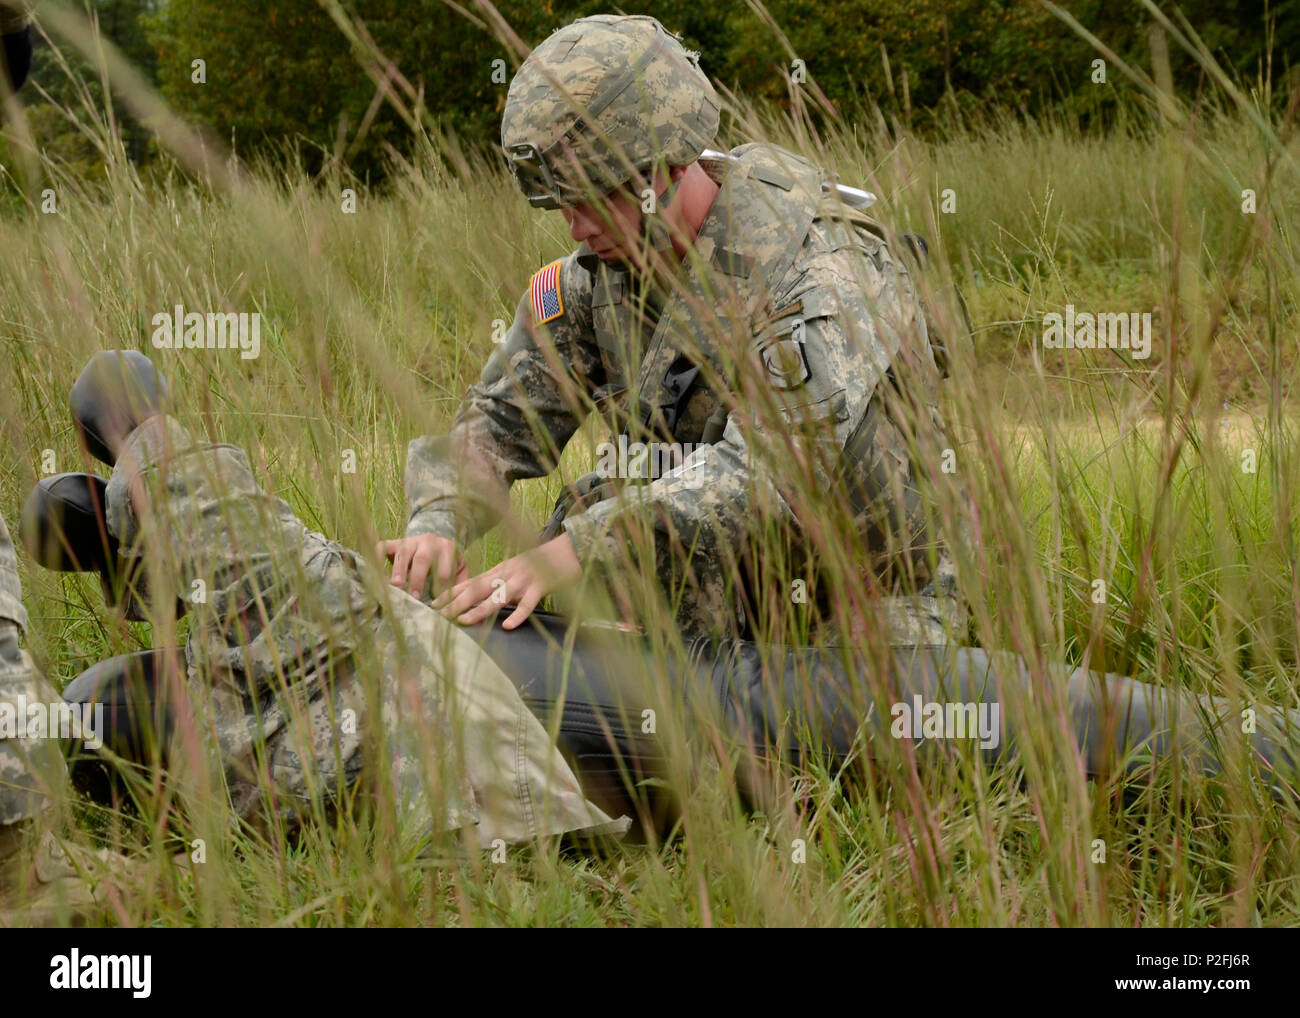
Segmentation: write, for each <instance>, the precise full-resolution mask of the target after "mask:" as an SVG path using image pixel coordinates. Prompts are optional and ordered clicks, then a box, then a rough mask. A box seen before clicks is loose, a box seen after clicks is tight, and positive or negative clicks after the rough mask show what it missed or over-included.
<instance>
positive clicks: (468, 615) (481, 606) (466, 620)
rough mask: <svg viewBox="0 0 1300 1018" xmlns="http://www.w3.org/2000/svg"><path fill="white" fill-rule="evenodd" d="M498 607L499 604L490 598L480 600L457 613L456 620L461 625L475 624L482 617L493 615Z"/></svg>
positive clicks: (480, 620)
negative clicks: (466, 609) (471, 606)
mask: <svg viewBox="0 0 1300 1018" xmlns="http://www.w3.org/2000/svg"><path fill="white" fill-rule="evenodd" d="M500 607H501V606H500V605H499V604H493V603H492V601H491V600H490V599H489V600H487V601H481V602H479V603H478V604H476V605H475V606H474V607H473V608H470V609H469V610H468V611H465V612H462V613H461V614H459V615H457V616H456V621H457V623H459V624H460V625H462V626H473V625H477V624H478V623H480V622H482V621H483V620H484V619H486V618H489V617H490V616H492V615H495V614H496V612H497V610H498V609H499V608H500Z"/></svg>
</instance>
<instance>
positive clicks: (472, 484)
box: [406, 144, 937, 565]
mask: <svg viewBox="0 0 1300 1018" xmlns="http://www.w3.org/2000/svg"><path fill="white" fill-rule="evenodd" d="M731 155H732V156H733V157H734V161H729V162H725V163H721V162H720V163H709V162H705V163H704V164H703V165H704V167H705V169H706V171H707V172H709V173H710V175H711V176H713V177H714V179H715V180H717V181H718V182H719V183H720V184H721V187H722V189H721V191H720V193H719V195H718V198H717V200H716V201H715V202H714V204H713V206H712V208H711V209H710V212H709V215H708V217H707V219H706V220H705V222H704V223H703V224H702V226H701V229H700V231H699V234H698V235H697V237H696V241H695V244H694V247H693V250H692V252H691V254H690V256H689V258H688V260H687V262H686V263H685V264H684V265H683V266H682V271H681V273H680V278H677V279H675V280H672V281H670V285H668V286H657V285H655V284H653V283H652V284H649V285H645V284H643V282H642V281H640V280H637V279H636V278H634V277H633V276H632V275H631V274H629V273H628V272H626V271H622V270H620V268H618V267H613V266H610V265H607V264H604V263H602V262H601V261H600V260H599V259H597V258H596V257H595V256H594V254H592V252H591V251H590V249H588V248H587V247H586V245H582V246H581V247H579V248H578V249H577V250H576V251H574V252H573V253H572V254H570V255H569V256H568V257H567V258H564V259H563V260H561V261H559V262H557V263H555V265H554V266H548V267H547V269H543V270H542V271H541V272H539V273H538V274H537V275H536V276H534V279H533V283H532V285H531V286H530V288H529V292H526V293H525V294H524V295H523V297H522V298H521V299H520V301H519V305H518V308H517V311H516V315H515V319H514V322H513V324H512V325H511V327H510V329H509V332H508V333H507V335H506V337H505V340H504V342H503V343H501V344H500V346H499V347H498V349H497V350H496V351H495V352H494V353H493V354H492V356H491V357H490V359H489V360H488V362H487V365H486V367H485V368H484V369H483V372H482V376H481V378H480V379H479V381H478V382H477V383H476V384H475V385H474V386H472V387H471V389H470V390H469V393H468V395H467V396H466V398H465V400H464V401H463V402H462V404H461V406H460V408H459V410H458V412H457V414H456V417H455V420H454V422H453V424H452V427H451V431H450V433H449V434H448V435H445V436H436V437H425V438H420V439H417V440H416V441H414V442H412V443H411V445H410V449H409V454H408V459H407V468H406V493H407V499H408V508H409V517H408V524H407V529H406V533H407V535H408V536H414V535H418V534H437V535H440V536H444V537H449V538H452V539H455V540H457V541H459V542H460V543H461V544H462V546H463V545H464V544H466V543H468V542H469V541H471V540H473V539H474V538H476V537H477V536H479V535H480V534H481V533H483V532H484V531H485V530H486V529H488V528H489V527H490V526H492V525H493V524H494V523H495V522H496V521H497V520H498V519H499V518H500V516H501V515H502V510H503V508H504V507H505V506H506V505H508V501H507V499H506V492H507V490H508V488H509V486H510V485H511V484H512V483H513V482H514V481H515V480H518V479H520V478H528V477H538V476H543V475H545V474H547V473H549V472H550V471H551V470H553V469H554V468H555V466H556V463H557V461H558V457H559V453H560V452H561V451H562V449H563V447H564V445H565V444H566V443H567V442H568V440H569V439H570V437H571V436H572V435H573V434H574V432H575V431H576V430H577V429H578V427H579V426H580V425H581V423H582V421H583V420H584V419H585V418H586V416H587V414H588V413H589V412H590V411H591V410H592V409H593V407H594V408H597V409H601V410H602V411H603V410H605V409H606V408H608V409H609V411H610V412H611V417H612V420H611V423H612V425H613V427H614V430H615V432H616V433H617V432H619V431H624V432H626V433H627V434H628V436H629V438H630V439H632V440H636V439H642V440H645V441H650V440H654V439H658V440H659V441H661V442H675V443H682V444H683V445H686V444H689V445H690V446H692V447H695V451H694V452H693V454H692V456H691V458H690V470H689V471H688V472H683V471H668V472H666V473H664V474H663V475H662V476H658V477H657V478H656V479H654V480H653V481H652V482H651V483H648V484H643V485H637V486H636V487H635V488H634V489H625V491H624V497H620V498H617V499H608V500H606V501H602V502H599V503H598V504H596V505H594V506H592V507H590V508H589V509H587V510H586V511H585V512H582V513H580V514H577V515H571V516H570V517H569V518H568V519H567V520H565V522H564V529H565V530H566V531H567V532H568V534H569V536H570V537H571V538H572V540H573V542H574V546H575V548H576V550H577V553H578V557H579V559H580V560H581V561H582V562H583V563H584V565H586V564H587V563H588V562H590V561H591V560H592V559H593V558H595V557H597V556H598V555H599V554H600V553H601V551H602V550H603V549H602V547H601V546H602V543H604V542H615V541H617V537H616V536H614V533H615V527H614V526H613V524H614V523H615V521H616V520H617V518H618V516H619V515H620V514H622V513H628V512H637V513H640V512H644V511H647V510H649V511H651V513H652V516H653V518H655V519H657V520H663V521H664V524H663V526H664V528H665V529H671V530H673V531H675V532H676V534H677V535H679V536H680V535H686V537H685V540H686V541H688V542H689V541H691V540H694V541H696V542H697V545H696V546H697V547H700V546H706V547H707V546H710V545H711V546H713V547H715V548H716V547H719V546H722V545H728V546H731V547H737V546H738V544H739V541H740V539H741V535H742V532H743V531H744V529H745V527H746V525H747V523H749V521H750V520H751V519H752V518H753V506H754V504H755V502H756V501H760V500H761V501H764V502H767V500H768V499H774V500H775V501H776V502H777V503H778V504H779V503H780V502H781V495H780V489H781V478H780V476H779V468H776V467H773V466H772V465H771V463H772V461H771V459H770V458H769V459H767V460H764V459H763V458H761V457H755V456H754V455H752V448H751V447H752V445H753V438H754V437H755V434H756V432H766V433H768V434H771V433H773V432H777V431H786V432H789V431H795V430H804V429H806V428H808V426H809V425H812V426H814V430H816V431H817V436H818V437H817V438H816V441H818V442H823V443H827V444H828V445H829V446H830V450H829V451H830V452H831V453H837V452H840V451H842V450H843V449H844V446H845V444H846V442H847V441H848V439H849V437H850V436H851V434H852V433H853V432H854V429H855V428H856V427H857V425H858V424H859V423H860V422H861V421H862V420H863V419H864V416H865V414H866V408H867V404H868V402H869V400H870V399H871V396H872V394H873V393H874V392H875V391H876V389H877V386H878V384H879V383H880V382H881V380H882V379H883V378H884V377H885V375H886V373H887V372H888V371H889V370H890V368H891V366H892V365H894V364H895V363H897V361H898V357H899V352H900V350H901V349H902V348H903V347H904V346H905V345H907V346H909V347H911V350H912V352H914V353H915V354H916V357H915V358H914V362H916V363H920V364H922V365H929V366H930V367H933V366H934V364H935V361H934V354H933V350H932V349H931V347H930V341H929V338H928V333H927V328H926V322H925V318H924V314H923V313H922V311H921V309H920V305H919V302H918V299H917V296H916V292H915V289H914V287H913V283H912V280H911V278H910V276H909V274H908V271H907V269H906V267H905V266H903V265H902V264H900V263H899V262H898V261H896V260H895V258H894V256H893V254H892V253H891V251H890V250H889V248H888V247H887V245H886V244H885V241H884V239H883V236H882V234H881V231H880V230H879V228H878V227H876V226H875V225H874V224H873V223H872V222H871V221H870V220H869V219H868V218H867V217H866V216H864V215H863V214H862V213H860V212H856V211H853V210H848V209H846V208H845V207H844V206H843V205H842V204H841V203H840V202H839V201H838V200H837V199H836V198H834V197H833V196H831V197H826V196H823V194H822V188H821V183H822V179H823V175H822V173H821V171H820V170H819V169H818V168H817V167H815V166H813V165H812V164H810V163H808V162H807V161H805V160H803V159H801V158H799V157H798V156H795V155H794V154H792V153H789V152H787V151H784V150H782V149H778V148H775V147H773V146H767V145H757V144H755V145H745V146H741V147H740V148H737V149H735V150H733V152H732V153H731ZM555 267H558V272H556V273H554V274H553V275H551V276H548V275H547V273H548V271H549V270H552V269H554V268H555ZM550 279H554V281H555V285H554V287H553V288H552V287H550V286H549V285H548V283H549V280H550ZM718 337H723V339H721V340H720V339H719V338H718ZM724 342H725V343H729V344H730V347H729V348H728V349H720V347H721V346H722V345H723V344H724ZM747 360H748V361H749V363H750V364H752V365H753V366H755V367H756V368H758V370H755V371H750V372H749V373H748V377H749V378H751V379H753V378H760V379H761V378H766V379H767V381H768V383H769V385H770V395H771V396H772V397H773V405H775V406H776V407H777V408H778V409H777V412H776V413H775V414H771V413H769V414H768V415H767V416H766V419H764V417H763V416H762V415H754V414H752V413H747V412H745V410H746V409H747V408H746V407H745V406H744V404H746V403H749V404H751V405H752V402H753V401H750V400H745V399H743V389H744V384H745V383H744V382H743V381H740V379H741V378H742V376H745V371H744V366H745V363H746V361H747ZM695 367H698V368H699V369H700V372H699V375H698V377H697V378H696V380H695V384H694V385H693V386H692V387H690V389H689V391H688V392H687V393H686V396H685V398H682V394H681V389H682V388H683V386H682V381H683V379H684V378H689V375H690V371H691V369H692V368H695ZM936 377H937V373H936ZM750 384H752V382H751V383H750ZM738 388H739V389H740V390H742V398H740V399H737V398H731V399H727V398H726V394H727V393H730V392H736V391H737V389H738ZM605 397H608V398H607V399H606V398H605ZM806 433H807V432H806ZM826 459H827V458H826V457H822V461H823V462H824V461H826ZM687 474H689V476H686V475H687ZM824 482H825V484H827V485H833V484H834V483H835V480H834V478H832V477H827V478H825V479H824ZM823 490H827V489H823ZM629 491H632V492H633V493H634V497H627V495H628V492H629ZM768 504H770V503H768ZM656 526H658V524H656ZM610 550H612V549H610Z"/></svg>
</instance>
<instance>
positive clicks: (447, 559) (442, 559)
mask: <svg viewBox="0 0 1300 1018" xmlns="http://www.w3.org/2000/svg"><path fill="white" fill-rule="evenodd" d="M455 567H456V552H455V551H454V550H452V549H449V548H441V549H439V551H438V568H437V569H436V570H434V578H435V579H436V580H437V583H438V587H439V589H441V588H442V587H445V586H447V584H448V583H449V582H450V581H451V575H452V570H453V569H454V568H455Z"/></svg>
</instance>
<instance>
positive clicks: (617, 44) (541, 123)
mask: <svg viewBox="0 0 1300 1018" xmlns="http://www.w3.org/2000/svg"><path fill="white" fill-rule="evenodd" d="M719 108H720V104H719V102H718V97H717V94H716V93H715V92H714V90H713V86H712V85H710V84H709V79H708V78H707V77H705V75H704V72H703V71H701V70H700V66H699V59H698V56H697V55H696V54H694V53H691V52H689V51H687V50H686V49H685V48H684V47H683V46H682V44H681V43H680V42H679V41H678V40H677V39H676V38H675V37H674V36H672V35H670V34H669V33H668V32H667V31H666V30H665V29H664V27H663V26H662V25H661V24H659V22H658V21H656V20H655V19H654V18H651V17H646V16H632V17H620V16H615V15H597V16H595V17H590V18H581V19H579V20H578V21H575V22H574V23H573V24H571V25H568V26H566V27H565V28H562V29H560V30H559V31H557V32H554V33H552V34H551V36H550V37H549V38H547V39H546V40H545V41H544V42H543V43H541V45H539V46H538V47H537V48H536V49H535V50H533V52H532V53H531V54H530V55H529V57H528V59H527V60H525V61H524V63H523V66H521V67H520V68H519V72H518V73H517V74H516V75H515V77H514V80H513V81H512V82H511V83H510V91H509V93H508V94H507V96H506V108H505V115H504V116H503V117H502V120H501V145H502V147H503V148H504V149H505V153H506V157H507V159H509V161H510V168H511V170H512V171H513V173H514V175H515V180H516V182H517V183H518V184H519V188H520V190H522V191H523V192H524V195H525V196H526V197H527V198H528V201H529V203H530V204H532V205H534V206H537V207H539V208H560V207H562V206H566V205H576V204H579V203H581V202H583V201H586V200H588V199H589V198H590V197H593V196H597V195H601V194H605V193H607V192H609V191H612V190H614V189H615V188H617V187H619V186H620V185H622V184H624V183H626V182H627V181H628V180H630V179H632V177H633V176H635V175H636V174H638V173H639V174H641V175H642V176H645V177H648V176H649V173H650V171H651V170H652V169H653V168H654V167H657V166H659V167H666V166H686V165H689V164H690V163H692V162H694V161H695V159H696V158H698V157H699V154H700V153H701V152H702V151H704V148H705V147H706V146H707V145H708V144H709V142H711V141H712V140H713V137H714V135H715V134H716V133H717V130H718V116H719ZM566 150H567V151H566ZM570 153H571V155H570ZM575 164H576V166H575ZM584 178H585V179H584Z"/></svg>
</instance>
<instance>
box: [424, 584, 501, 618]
mask: <svg viewBox="0 0 1300 1018" xmlns="http://www.w3.org/2000/svg"><path fill="white" fill-rule="evenodd" d="M495 589H496V588H495V587H494V586H493V585H492V582H491V580H489V579H488V577H487V576H486V575H483V576H475V577H474V578H473V579H471V580H468V581H466V582H465V583H463V584H460V585H458V586H457V587H455V588H453V590H452V591H451V593H452V594H453V595H454V596H453V597H452V598H451V599H450V600H449V601H447V602H445V603H444V604H442V605H441V606H440V607H439V608H438V610H439V611H440V612H442V613H443V615H445V616H447V617H448V618H455V617H457V616H458V615H460V614H461V613H462V612H465V611H467V610H468V609H470V608H472V607H474V606H475V605H477V604H479V603H480V602H482V601H484V600H485V599H487V598H489V597H490V595H491V594H492V593H493V591H494V590H495Z"/></svg>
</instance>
